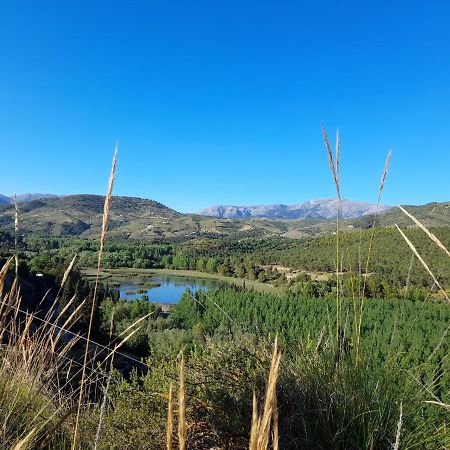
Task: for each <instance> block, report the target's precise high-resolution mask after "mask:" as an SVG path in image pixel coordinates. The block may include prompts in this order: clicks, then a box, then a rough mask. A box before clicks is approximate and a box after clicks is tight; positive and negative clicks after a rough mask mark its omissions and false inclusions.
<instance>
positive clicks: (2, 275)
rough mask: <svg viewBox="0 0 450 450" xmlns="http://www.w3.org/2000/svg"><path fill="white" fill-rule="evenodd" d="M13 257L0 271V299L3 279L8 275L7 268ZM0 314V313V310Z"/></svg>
mask: <svg viewBox="0 0 450 450" xmlns="http://www.w3.org/2000/svg"><path fill="white" fill-rule="evenodd" d="M13 259H14V257H12V256H11V257H10V258H9V259H8V260H7V261H6V262H5V264H3V267H2V268H1V269H0V297H1V296H2V294H3V286H4V285H5V278H6V274H7V273H8V270H9V266H10V265H11V263H12V261H13ZM0 312H1V308H0Z"/></svg>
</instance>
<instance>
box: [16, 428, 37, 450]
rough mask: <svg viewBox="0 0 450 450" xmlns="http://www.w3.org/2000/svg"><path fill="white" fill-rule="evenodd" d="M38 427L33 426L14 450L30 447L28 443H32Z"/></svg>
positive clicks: (23, 449)
mask: <svg viewBox="0 0 450 450" xmlns="http://www.w3.org/2000/svg"><path fill="white" fill-rule="evenodd" d="M36 431H37V430H36V428H33V429H32V430H31V431H30V432H29V433H28V434H27V435H26V436H25V437H24V438H23V439H21V440H20V441H19V442H18V443H17V444H16V445H15V446H14V447H13V448H12V450H26V449H27V448H28V444H30V443H31V440H32V439H33V437H34V435H35V434H36Z"/></svg>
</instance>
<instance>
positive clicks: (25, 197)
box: [0, 193, 59, 205]
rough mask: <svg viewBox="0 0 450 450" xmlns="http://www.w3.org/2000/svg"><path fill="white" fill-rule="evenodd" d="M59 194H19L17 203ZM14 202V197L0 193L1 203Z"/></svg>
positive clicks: (54, 196) (56, 196) (53, 196)
mask: <svg viewBox="0 0 450 450" xmlns="http://www.w3.org/2000/svg"><path fill="white" fill-rule="evenodd" d="M58 197H59V196H58V195H55V194H39V193H37V194H17V195H16V198H17V203H25V202H30V201H32V200H40V199H44V198H58ZM13 203H14V197H12V196H11V197H7V196H6V195H2V194H0V205H4V204H13Z"/></svg>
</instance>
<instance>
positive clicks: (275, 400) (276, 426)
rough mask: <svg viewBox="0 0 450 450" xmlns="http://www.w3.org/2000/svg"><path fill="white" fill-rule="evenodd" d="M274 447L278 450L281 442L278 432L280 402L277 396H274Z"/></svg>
mask: <svg viewBox="0 0 450 450" xmlns="http://www.w3.org/2000/svg"><path fill="white" fill-rule="evenodd" d="M272 428H273V431H272V447H273V450H278V440H279V432H278V401H277V395H276V393H275V395H274V409H273V424H272Z"/></svg>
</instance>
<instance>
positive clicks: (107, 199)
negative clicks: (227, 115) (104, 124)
mask: <svg viewBox="0 0 450 450" xmlns="http://www.w3.org/2000/svg"><path fill="white" fill-rule="evenodd" d="M116 164H117V144H116V148H115V150H114V157H113V161H112V167H111V174H110V177H109V183H108V193H107V194H106V197H105V204H104V207H103V220H102V233H101V236H100V247H99V252H98V261H97V275H96V277H95V285H94V294H93V296H92V305H91V313H90V317H89V326H88V330H87V342H86V350H85V352H84V362H83V372H82V375H81V383H80V393H79V398H78V408H77V416H76V420H75V430H74V434H73V441H72V450H75V448H76V443H77V439H78V422H79V420H80V413H81V405H82V402H83V396H84V387H85V386H84V384H85V377H86V365H87V360H88V354H89V343H90V339H91V331H92V322H93V319H94V312H95V305H96V299H97V291H98V286H99V281H100V269H101V266H102V257H103V247H104V243H105V238H106V232H107V230H108V219H109V208H110V204H111V197H112V191H113V187H114V179H115V176H116Z"/></svg>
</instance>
